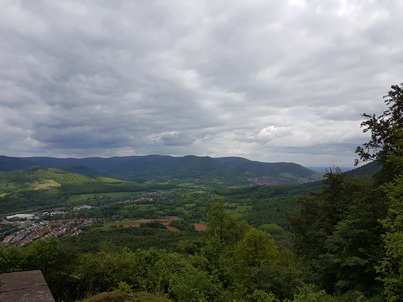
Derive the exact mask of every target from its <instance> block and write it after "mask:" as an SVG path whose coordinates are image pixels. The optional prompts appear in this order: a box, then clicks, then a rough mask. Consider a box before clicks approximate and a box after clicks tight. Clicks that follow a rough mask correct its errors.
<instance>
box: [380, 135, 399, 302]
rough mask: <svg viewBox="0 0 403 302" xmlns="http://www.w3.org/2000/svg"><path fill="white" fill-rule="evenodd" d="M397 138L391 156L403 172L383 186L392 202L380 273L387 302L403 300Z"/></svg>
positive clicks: (383, 222) (392, 160)
mask: <svg viewBox="0 0 403 302" xmlns="http://www.w3.org/2000/svg"><path fill="white" fill-rule="evenodd" d="M397 136H398V137H399V139H398V140H397V142H396V145H395V152H394V153H393V154H391V155H389V156H388V160H389V161H391V162H393V163H394V165H395V166H396V167H397V168H398V170H399V171H400V174H399V175H397V176H396V178H395V179H394V181H392V182H390V183H388V184H386V185H384V190H385V192H386V194H387V197H388V201H389V209H388V215H387V217H386V218H385V219H384V220H382V224H383V226H384V228H385V230H386V233H385V234H384V236H383V239H384V243H385V251H386V255H385V257H384V258H383V260H382V262H381V264H380V266H379V267H378V271H379V273H380V274H381V278H380V279H381V280H382V281H383V283H384V286H385V294H386V296H387V298H388V301H390V302H395V301H402V300H403V173H402V171H403V131H400V132H399V133H398V134H397Z"/></svg>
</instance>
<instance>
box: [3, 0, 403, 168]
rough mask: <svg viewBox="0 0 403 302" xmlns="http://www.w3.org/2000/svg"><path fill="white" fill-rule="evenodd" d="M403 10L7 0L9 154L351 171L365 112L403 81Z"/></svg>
mask: <svg viewBox="0 0 403 302" xmlns="http://www.w3.org/2000/svg"><path fill="white" fill-rule="evenodd" d="M401 12H403V6H402V4H401V3H400V2H399V1H372V2H370V3H363V2H360V1H337V0H334V1H326V2H323V1H308V0H307V1H299V2H298V1H259V0H256V1H247V2H245V1H241V0H239V1H227V0H220V1H204V2H200V1H185V2H184V1H170V2H164V1H148V2H138V1H137V2H133V1H126V0H124V1H119V2H117V3H114V2H111V1H86V2H82V1H75V0H72V1H68V2H63V1H62V2H56V1H50V0H42V1H3V2H2V3H1V4H0V41H1V42H2V48H1V49H0V64H1V68H0V89H1V90H2V94H1V95H0V125H1V126H2V133H1V134H0V140H1V141H2V142H5V141H7V142H9V143H8V144H3V145H2V148H0V153H2V154H7V155H19V154H25V155H27V154H29V152H27V148H28V147H29V148H31V150H32V153H35V154H40V153H41V152H42V153H44V154H46V155H52V154H64V155H66V156H69V154H70V155H74V156H86V155H88V154H91V155H100V156H102V155H104V156H106V155H108V156H111V155H114V154H120V152H124V153H125V154H130V153H131V154H149V153H154V154H156V153H162V154H174V155H181V154H200V155H216V156H227V155H238V156H245V157H249V158H252V159H255V160H259V159H260V160H270V161H275V160H276V159H275V158H278V159H281V160H283V159H284V158H286V157H287V156H289V159H290V161H291V159H292V160H298V161H299V162H301V163H304V161H305V162H310V161H315V162H318V159H317V158H316V159H313V155H310V154H316V153H317V150H323V152H322V151H320V152H319V153H320V154H316V155H317V156H320V157H321V158H322V161H323V162H326V161H328V160H329V158H330V157H327V156H325V155H324V154H325V152H328V153H329V154H333V155H332V156H334V158H337V157H338V158H342V161H344V162H346V161H348V162H349V161H350V159H349V158H350V157H351V152H348V150H347V149H348V148H350V147H351V146H352V144H353V143H354V142H353V141H354V140H357V145H358V144H360V143H361V142H363V141H365V140H366V136H365V135H362V136H360V135H359V134H360V132H361V131H360V129H359V124H360V121H361V117H360V114H361V113H362V112H381V111H382V110H383V106H384V105H383V103H382V96H383V95H384V94H386V93H387V90H388V89H389V86H390V85H392V84H396V83H399V82H401V79H399V78H398V77H399V76H400V77H401V70H402V69H403V68H402V65H403V61H402V59H401V55H400V54H401V53H402V50H403V49H402V48H403V44H402V42H401V38H400V37H401V36H402V30H403V24H402V21H400V18H399V17H398V16H400V14H401ZM354 125H356V126H354ZM270 127H273V128H270ZM354 127H356V128H355V130H352V128H354ZM262 129H266V130H267V131H266V132H265V133H263V132H264V131H263V132H262V133H261V135H260V136H261V137H259V133H260V132H261V131H262ZM276 129H277V130H278V129H283V130H284V129H288V130H287V131H285V130H284V131H283V132H282V131H280V130H278V131H277V130H276ZM269 130H273V131H269ZM276 131H277V132H276ZM329 133H331V135H330V134H329ZM263 136H266V137H265V138H264V137H263ZM320 139H322V140H323V141H324V142H325V143H324V144H323V147H322V146H320V147H318V146H319V145H320V142H318V140H320ZM268 141H270V143H269V144H268ZM281 144H283V145H281ZM326 146H328V147H329V148H327V149H326V148H325V147H326ZM338 146H340V148H339V147H338ZM290 148H291V149H290ZM354 148H355V144H354V146H353V149H354ZM65 150H69V151H65ZM287 150H290V151H287ZM332 150H337V152H334V151H332ZM271 155H272V156H271ZM316 155H315V156H316ZM304 158H305V160H304ZM332 159H333V157H332Z"/></svg>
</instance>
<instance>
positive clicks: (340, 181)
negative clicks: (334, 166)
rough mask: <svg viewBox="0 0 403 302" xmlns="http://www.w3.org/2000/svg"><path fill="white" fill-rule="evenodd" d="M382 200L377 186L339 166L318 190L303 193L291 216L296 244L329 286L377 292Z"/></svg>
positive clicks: (323, 285)
mask: <svg viewBox="0 0 403 302" xmlns="http://www.w3.org/2000/svg"><path fill="white" fill-rule="evenodd" d="M383 200H384V199H383V194H382V192H381V191H380V190H377V189H369V188H368V184H367V183H366V182H361V181H359V180H356V179H349V178H346V177H345V176H344V175H343V174H341V173H340V172H339V171H337V170H336V171H331V172H329V173H328V174H327V175H326V178H325V180H324V188H323V190H322V191H321V192H318V193H315V194H312V195H311V196H309V197H306V198H303V199H301V201H300V202H301V209H300V210H299V212H298V213H297V214H296V215H294V216H293V217H291V222H292V225H293V229H294V232H295V248H296V249H297V251H298V253H299V254H300V255H302V256H304V257H306V259H307V261H309V263H310V264H311V266H312V268H313V270H314V272H315V274H316V278H317V283H318V284H319V285H320V286H321V288H323V289H325V290H326V291H327V292H330V293H335V292H346V291H348V290H358V291H362V292H364V293H365V294H366V295H369V296H373V295H377V294H379V293H380V292H381V288H380V283H379V282H378V281H377V275H376V273H375V266H376V265H377V261H378V260H379V258H380V257H381V256H382V241H381V234H382V232H383V229H382V227H381V225H380V223H379V221H378V220H379V219H380V218H383V217H384V216H385V213H386V205H385V203H384V202H383Z"/></svg>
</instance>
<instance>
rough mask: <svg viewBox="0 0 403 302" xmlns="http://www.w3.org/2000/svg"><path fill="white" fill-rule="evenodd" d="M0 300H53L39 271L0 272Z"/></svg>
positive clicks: (50, 301)
mask: <svg viewBox="0 0 403 302" xmlns="http://www.w3.org/2000/svg"><path fill="white" fill-rule="evenodd" d="M0 301H1V302H9V301H10V302H11V301H12V302H34V301H35V302H55V300H54V299H53V297H52V294H51V292H50V290H49V287H48V285H47V283H46V281H45V278H44V277H43V275H42V272H41V271H26V272H16V273H7V274H0Z"/></svg>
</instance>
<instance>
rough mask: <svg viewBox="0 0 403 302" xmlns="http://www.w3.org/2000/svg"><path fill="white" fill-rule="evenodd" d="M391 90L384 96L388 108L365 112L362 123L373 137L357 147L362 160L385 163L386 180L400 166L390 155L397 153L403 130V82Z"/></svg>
mask: <svg viewBox="0 0 403 302" xmlns="http://www.w3.org/2000/svg"><path fill="white" fill-rule="evenodd" d="M391 88H392V89H391V90H390V91H389V92H388V94H387V95H385V96H384V98H385V101H384V102H385V104H386V105H387V106H388V109H387V110H385V111H384V112H383V113H382V114H381V115H379V116H377V115H375V114H367V113H363V114H362V116H363V117H365V118H366V120H365V121H363V122H362V123H361V127H364V130H363V132H364V133H365V132H370V133H371V139H370V140H369V141H368V142H367V143H364V144H363V145H362V146H358V147H357V148H356V151H355V152H356V153H357V154H358V156H359V159H357V160H356V162H355V163H356V164H358V163H359V162H360V161H364V162H365V161H369V160H377V161H380V162H381V163H382V165H383V172H384V173H382V176H383V178H384V179H385V180H386V181H390V180H392V179H393V178H394V176H395V175H396V173H399V167H397V166H396V165H395V163H394V162H392V161H389V160H388V156H390V155H392V154H394V153H396V151H397V149H396V148H398V147H397V146H398V144H397V142H398V140H399V136H400V134H399V133H400V132H401V131H403V83H401V84H400V86H399V85H392V86H391Z"/></svg>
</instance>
